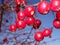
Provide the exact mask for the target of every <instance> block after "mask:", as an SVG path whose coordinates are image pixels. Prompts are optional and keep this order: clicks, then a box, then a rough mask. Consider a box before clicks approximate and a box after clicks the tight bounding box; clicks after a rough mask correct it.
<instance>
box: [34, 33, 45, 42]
mask: <svg viewBox="0 0 60 45" xmlns="http://www.w3.org/2000/svg"><path fill="white" fill-rule="evenodd" d="M34 39H35V40H36V41H42V40H43V39H44V35H43V33H42V32H36V33H35V35H34Z"/></svg>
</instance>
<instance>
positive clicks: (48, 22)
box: [0, 0, 60, 45]
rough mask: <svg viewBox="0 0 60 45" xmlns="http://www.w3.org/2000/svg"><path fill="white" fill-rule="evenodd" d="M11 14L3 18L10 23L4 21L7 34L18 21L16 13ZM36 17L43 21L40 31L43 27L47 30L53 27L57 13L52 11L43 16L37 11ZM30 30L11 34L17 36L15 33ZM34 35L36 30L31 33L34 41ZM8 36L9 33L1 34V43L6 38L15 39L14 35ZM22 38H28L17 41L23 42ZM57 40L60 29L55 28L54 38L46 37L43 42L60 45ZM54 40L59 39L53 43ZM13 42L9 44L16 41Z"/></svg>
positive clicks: (29, 3) (33, 1)
mask: <svg viewBox="0 0 60 45" xmlns="http://www.w3.org/2000/svg"><path fill="white" fill-rule="evenodd" d="M28 1H29V2H28ZM28 1H27V2H28V3H27V4H28V5H31V4H34V3H37V2H39V0H28ZM47 1H49V0H47ZM0 2H1V0H0ZM9 12H10V13H9V14H4V15H3V18H6V19H7V20H8V21H9V22H8V23H5V22H4V20H3V21H2V23H3V24H5V26H2V30H4V31H6V32H9V30H8V27H9V25H10V24H14V23H15V20H16V13H15V12H12V11H9ZM8 15H9V16H8ZM36 15H37V18H38V19H40V20H41V21H42V25H41V27H40V28H39V30H43V29H44V28H43V27H45V28H51V27H53V20H54V19H55V13H54V14H53V13H52V11H50V12H49V13H48V14H47V15H42V14H39V12H37V10H36ZM30 29H31V26H26V28H25V29H23V30H22V31H21V30H18V29H17V31H16V32H14V33H12V32H11V33H12V34H15V33H16V34H19V33H23V32H28V33H29V32H30ZM34 33H35V30H33V31H32V32H31V35H32V36H30V38H32V39H33V40H34V38H33V35H34ZM7 34H8V33H2V32H0V42H2V40H3V38H4V37H7V38H10V37H14V35H12V34H9V35H8V36H7ZM22 38H26V36H19V37H17V39H18V40H20V41H21V39H22ZM57 38H60V29H56V28H54V27H53V32H52V38H48V37H46V38H44V40H43V41H42V42H44V41H46V42H47V45H60V39H57ZM53 39H57V40H56V41H52V40H53ZM12 41H13V42H9V45H13V43H14V42H15V40H14V39H13V40H12ZM48 41H49V42H48ZM50 41H51V42H50ZM42 42H41V43H42ZM3 45H6V44H3ZM32 45H33V44H32Z"/></svg>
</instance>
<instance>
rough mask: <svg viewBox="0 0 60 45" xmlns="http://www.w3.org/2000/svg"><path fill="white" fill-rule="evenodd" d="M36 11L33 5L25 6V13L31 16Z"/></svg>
mask: <svg viewBox="0 0 60 45" xmlns="http://www.w3.org/2000/svg"><path fill="white" fill-rule="evenodd" d="M34 13H35V10H34V7H32V6H27V7H26V8H25V14H26V15H27V16H29V17H31V16H33V15H34Z"/></svg>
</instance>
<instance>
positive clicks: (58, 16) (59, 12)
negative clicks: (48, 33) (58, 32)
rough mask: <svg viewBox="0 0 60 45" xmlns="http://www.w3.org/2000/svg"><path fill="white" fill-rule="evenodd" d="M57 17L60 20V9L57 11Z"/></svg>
mask: <svg viewBox="0 0 60 45" xmlns="http://www.w3.org/2000/svg"><path fill="white" fill-rule="evenodd" d="M56 18H57V19H58V20H60V11H58V12H57V13H56Z"/></svg>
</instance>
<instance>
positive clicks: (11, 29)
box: [9, 24, 16, 32]
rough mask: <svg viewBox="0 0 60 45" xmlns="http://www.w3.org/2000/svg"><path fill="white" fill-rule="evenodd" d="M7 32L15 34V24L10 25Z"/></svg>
mask: <svg viewBox="0 0 60 45" xmlns="http://www.w3.org/2000/svg"><path fill="white" fill-rule="evenodd" d="M9 30H10V31H12V32H15V31H16V25H15V24H12V25H10V26H9Z"/></svg>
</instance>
